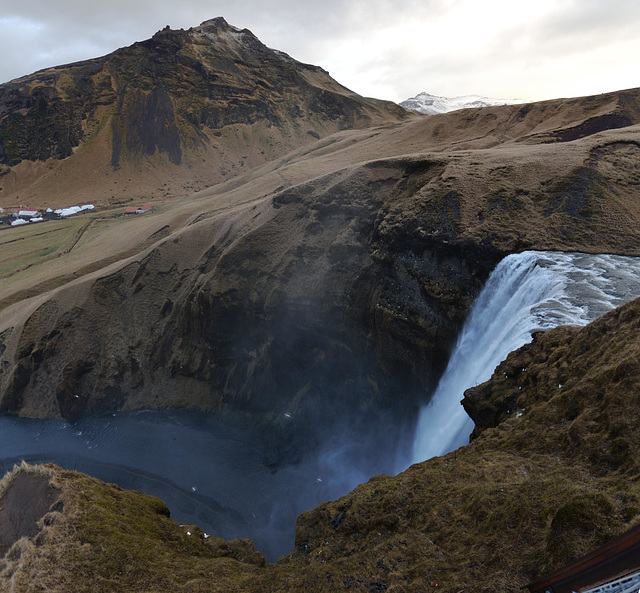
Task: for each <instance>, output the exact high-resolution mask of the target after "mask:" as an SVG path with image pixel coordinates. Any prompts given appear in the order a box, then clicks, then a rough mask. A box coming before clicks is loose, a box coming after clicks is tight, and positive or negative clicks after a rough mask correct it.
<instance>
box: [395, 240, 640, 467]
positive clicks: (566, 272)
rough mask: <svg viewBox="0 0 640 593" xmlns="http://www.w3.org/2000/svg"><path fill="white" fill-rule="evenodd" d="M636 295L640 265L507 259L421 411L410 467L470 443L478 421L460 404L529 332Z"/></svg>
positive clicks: (605, 259)
mask: <svg viewBox="0 0 640 593" xmlns="http://www.w3.org/2000/svg"><path fill="white" fill-rule="evenodd" d="M637 296H640V258H633V257H624V256H615V255H588V254H581V253H561V252H539V251H528V252H524V253H519V254H514V255H509V256H507V257H506V258H504V259H503V260H502V261H501V262H500V263H499V264H498V266H497V267H496V269H495V270H494V271H493V272H492V273H491V276H490V277H489V279H488V281H487V283H486V285H485V287H484V289H483V290H482V292H481V293H480V295H479V297H478V299H477V300H476V302H475V303H474V305H473V307H472V310H471V313H470V314H469V317H468V319H467V321H466V322H465V324H464V327H463V328H462V331H461V333H460V335H459V337H458V341H457V343H456V346H455V348H454V350H453V352H452V354H451V358H450V360H449V365H448V366H447V369H446V370H445V372H444V374H443V376H442V378H441V379H440V383H439V384H438V387H437V389H436V391H435V393H434V395H433V397H432V399H431V401H430V403H429V404H428V405H427V406H425V407H424V408H423V409H422V410H421V412H420V416H419V419H418V424H417V429H416V437H415V441H414V446H413V452H412V456H411V458H410V460H409V463H417V462H420V461H424V460H426V459H429V458H431V457H435V456H438V455H444V454H445V453H448V452H449V451H453V450H454V449H457V448H458V447H460V446H462V445H465V444H466V443H467V442H468V439H469V434H470V433H471V431H472V430H473V422H472V421H471V419H470V418H469V417H468V416H467V414H466V412H465V411H464V408H463V407H462V405H461V404H460V401H461V399H462V396H463V394H464V391H465V390H466V389H468V388H469V387H473V386H474V385H478V384H479V383H482V382H484V381H486V380H488V379H489V378H490V377H491V375H492V373H493V371H494V370H495V368H496V366H498V364H499V363H500V362H502V361H503V360H504V359H505V358H506V357H507V355H508V354H509V352H511V351H512V350H516V349H517V348H520V347H521V346H523V345H524V344H526V343H527V342H530V341H531V332H533V331H535V330H538V329H551V328H553V327H556V326H558V325H586V324H587V323H589V322H591V321H593V320H594V319H595V318H596V317H598V316H600V315H602V314H603V313H606V312H607V311H609V310H610V309H613V308H615V307H618V306H619V305H622V304H623V303H625V302H627V301H629V300H631V299H633V298H634V297H637ZM402 465H404V466H405V467H406V465H407V463H406V462H404V463H403V464H402Z"/></svg>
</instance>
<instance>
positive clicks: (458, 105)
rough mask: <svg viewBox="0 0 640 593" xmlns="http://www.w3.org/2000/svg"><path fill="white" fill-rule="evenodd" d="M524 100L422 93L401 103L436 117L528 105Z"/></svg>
mask: <svg viewBox="0 0 640 593" xmlns="http://www.w3.org/2000/svg"><path fill="white" fill-rule="evenodd" d="M526 102H527V101H525V100H524V99H512V100H506V99H490V98H488V97H479V96H477V95H464V96H463V97H438V96H436V95H430V94H429V93H420V94H419V95H416V96H415V97H411V98H410V99H407V100H406V101H402V103H400V106H401V107H404V108H405V109H409V110H410V111H417V112H418V113H425V114H427V115H436V114H437V113H448V112H449V111H456V110H457V109H470V108H473V107H492V106H495V105H516V104H518V103H526Z"/></svg>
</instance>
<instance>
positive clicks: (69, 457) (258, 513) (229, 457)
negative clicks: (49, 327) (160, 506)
mask: <svg viewBox="0 0 640 593" xmlns="http://www.w3.org/2000/svg"><path fill="white" fill-rule="evenodd" d="M352 453H353V452H352V451H350V448H349V446H348V445H347V446H341V445H340V444H336V443H333V444H332V447H331V450H330V451H327V452H325V453H319V454H318V455H317V456H316V457H315V458H314V459H313V460H310V461H307V462H304V463H301V464H299V465H296V466H289V467H285V468H281V469H278V470H277V471H274V470H272V469H270V468H268V467H266V466H265V465H264V464H263V452H262V449H261V447H260V444H259V442H258V441H257V440H256V439H255V438H253V437H251V435H250V434H249V433H246V432H243V431H240V430H237V429H230V428H229V427H226V426H224V425H222V424H221V423H220V422H218V421H216V420H214V419H212V418H210V417H208V416H203V415H202V414H198V413H195V412H137V413H134V414H117V415H113V416H108V417H103V418H88V419H83V420H81V421H79V422H77V423H75V424H69V423H64V422H59V421H54V420H44V421H43V420H31V419H24V418H13V417H6V416H5V417H0V462H1V463H2V464H3V466H4V468H3V469H4V470H5V471H6V470H9V469H11V467H12V466H13V464H14V463H15V462H17V461H20V460H22V459H24V460H26V461H28V462H31V463H36V462H53V463H56V464H57V465H60V466H62V467H64V468H67V469H75V470H78V471H81V472H84V473H86V474H89V475H91V476H94V477H97V478H100V479H101V480H104V481H107V482H114V483H117V484H119V485H120V486H122V487H123V488H127V489H133V490H139V491H141V492H146V493H148V494H153V495H154V496H158V497H160V498H162V499H163V500H164V501H165V503H166V504H167V506H168V507H169V509H170V510H171V516H172V518H173V519H174V520H176V521H182V522H185V523H192V524H195V525H198V526H199V527H201V528H202V529H203V530H204V531H205V532H207V533H209V534H211V535H214V536H216V537H222V538H225V539H233V538H236V537H240V538H244V537H249V538H251V539H253V540H254V542H255V543H256V548H257V549H258V550H260V551H261V552H262V553H263V554H264V555H265V556H266V557H267V559H268V560H276V559H277V558H278V556H280V555H283V554H286V553H288V552H289V551H291V550H292V549H293V546H294V535H295V534H294V528H295V519H296V517H297V516H298V515H299V514H300V513H301V512H303V511H305V510H308V509H310V508H313V507H314V506H316V505H317V504H318V503H320V502H322V501H324V500H332V499H335V498H337V497H339V496H342V495H344V494H346V493H347V492H349V491H350V490H351V489H353V488H354V487H355V486H356V485H357V484H359V483H361V482H363V481H366V480H367V479H369V477H370V476H372V475H374V474H377V473H382V472H385V471H387V472H388V471H389V469H390V467H391V463H392V461H391V459H392V457H393V455H391V454H390V455H389V456H388V464H389V466H388V467H384V466H383V465H380V464H379V463H378V461H379V460H380V459H379V458H378V461H373V462H368V463H367V462H365V463H363V464H361V465H363V466H364V467H360V468H359V469H356V467H355V464H354V463H351V462H350V458H352V457H357V455H355V454H354V455H352ZM372 459H376V457H373V458H372Z"/></svg>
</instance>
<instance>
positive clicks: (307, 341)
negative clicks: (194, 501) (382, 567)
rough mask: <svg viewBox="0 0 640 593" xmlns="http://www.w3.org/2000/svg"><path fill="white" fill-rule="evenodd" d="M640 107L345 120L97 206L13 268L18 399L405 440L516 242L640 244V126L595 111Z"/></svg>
mask: <svg viewBox="0 0 640 593" xmlns="http://www.w3.org/2000/svg"><path fill="white" fill-rule="evenodd" d="M637 104H638V93H637V92H632V91H628V92H624V93H620V94H612V95H609V96H602V97H598V98H595V99H594V98H586V99H584V100H571V101H567V102H551V103H550V104H538V105H533V106H527V108H526V109H525V108H522V107H520V106H513V107H510V106H507V107H499V108H492V109H490V110H489V111H488V112H487V111H486V110H476V111H471V112H469V113H458V114H448V115H443V116H434V117H433V118H425V119H415V120H411V121H409V122H406V123H403V124H394V125H393V126H386V127H377V128H374V129H371V130H368V129H365V130H361V131H351V132H341V133H338V134H336V135H334V136H330V137H328V138H327V139H324V140H319V141H317V142H316V143H315V144H313V145H312V146H309V147H307V148H304V149H301V150H298V151H294V152H293V153H291V154H290V155H288V156H287V157H285V158H283V159H281V160H278V161H275V162H274V163H273V164H270V165H268V166H266V167H264V168H262V169H256V170H255V171H252V172H249V173H248V174H247V175H245V176H244V177H242V178H240V179H238V180H237V181H236V182H235V183H233V184H223V185H221V186H218V187H214V188H212V189H211V190H210V192H209V193H203V194H201V195H199V196H198V197H197V198H194V200H193V201H192V202H180V203H175V204H172V205H167V206H165V210H163V211H161V212H159V213H158V214H157V215H155V216H153V215H152V216H151V217H150V218H144V220H142V219H138V220H135V221H130V222H119V221H118V219H109V218H105V219H102V220H99V219H98V220H95V221H94V222H92V223H90V225H89V226H88V227H87V228H86V230H84V231H83V232H84V234H83V235H82V237H81V242H80V243H78V241H77V239H74V243H73V245H71V246H70V247H69V251H68V253H66V254H65V253H63V254H60V256H59V257H56V258H55V259H54V260H52V259H48V260H46V261H43V262H42V263H35V264H34V263H26V262H25V265H26V268H24V269H23V270H17V271H16V272H13V273H9V274H7V276H6V280H7V282H6V284H3V288H2V290H3V291H4V293H3V294H4V296H5V298H6V300H5V303H6V304H8V303H11V302H14V303H15V304H14V305H13V306H11V307H8V308H7V309H6V310H5V311H4V312H3V315H2V326H1V328H2V329H1V331H2V344H3V350H2V353H1V354H0V356H2V363H3V366H2V367H1V368H0V409H1V410H2V411H3V412H4V413H12V414H23V415H29V416H36V417H43V416H50V417H62V418H67V419H75V418H78V417H80V416H83V415H87V414H96V415H97V414H103V413H106V412H110V411H115V410H134V409H140V408H168V407H194V408H198V409H201V410H204V411H207V412H211V413H214V414H218V415H221V416H224V417H225V418H227V419H228V420H229V421H236V420H240V421H241V422H243V423H250V424H252V425H254V426H257V427H258V429H259V430H260V431H262V432H263V433H264V435H265V440H266V441H267V445H268V448H269V454H268V461H269V462H273V463H277V462H279V461H282V460H290V459H292V458H294V457H295V456H296V455H299V454H300V453H301V452H304V451H308V450H313V449H314V448H315V447H316V445H317V443H319V442H320V441H322V440H323V439H326V438H328V437H329V436H331V435H333V434H335V432H341V431H347V432H349V431H353V430H355V429H356V427H357V428H358V429H359V430H360V429H362V430H366V431H367V432H368V433H369V434H371V435H376V434H383V435H385V436H384V439H388V441H386V442H387V444H388V445H389V446H394V445H395V444H397V439H399V438H400V437H399V436H398V435H396V434H395V433H394V432H393V431H388V430H386V427H387V425H388V424H389V423H390V424H391V425H393V424H395V423H399V424H405V423H410V422H411V421H412V418H413V417H414V415H415V410H416V409H417V407H418V406H419V405H420V404H421V403H424V401H425V400H426V398H427V397H428V394H429V393H430V392H431V390H432V388H433V387H434V385H435V382H436V381H437V379H438V377H439V374H440V373H441V372H442V370H443V369H444V366H445V364H446V361H447V357H448V353H449V349H450V347H451V346H452V344H453V340H454V339H455V336H456V335H457V332H458V330H459V328H460V326H461V324H462V322H463V320H464V317H465V315H466V312H467V310H468V307H469V305H470V303H471V302H472V300H473V298H474V297H475V296H476V295H477V293H478V291H479V289H480V287H481V286H482V283H483V282H484V280H485V279H486V277H487V275H488V273H489V271H490V270H491V269H492V268H493V266H494V265H495V264H496V262H497V261H498V260H499V259H500V258H501V257H502V256H503V255H506V254H507V253H509V252H512V251H517V250H521V249H528V248H537V249H569V250H583V251H595V252H618V253H626V254H637V253H638V249H639V248H638V246H639V245H640V224H638V223H639V222H640V210H639V207H638V202H637V200H636V199H635V191H636V187H637V177H638V167H639V165H638V163H640V159H638V158H637V156H638V151H639V150H640V148H639V146H640V144H639V143H638V137H637V133H638V132H637V127H636V126H629V127H626V128H622V129H618V128H615V129H613V130H607V131H605V132H600V133H597V134H590V133H587V131H584V130H586V127H585V126H584V125H583V124H584V122H585V121H592V120H594V118H604V119H603V120H602V121H604V122H609V121H611V118H610V117H608V116H611V115H615V114H624V116H625V117H629V118H631V117H632V116H634V114H635V113H636V110H637ZM616 117H617V116H616ZM575 129H580V130H583V132H584V137H582V138H580V139H577V140H573V141H571V142H561V141H559V140H558V138H560V137H564V136H563V134H564V135H566V133H567V132H566V130H575ZM589 129H590V128H589ZM461 148H463V150H461ZM407 152H413V153H414V154H412V155H411V156H406V153H407ZM383 155H384V158H381V157H382V156H383ZM374 157H376V158H374ZM145 216H146V215H145ZM118 225H123V226H122V227H120V226H118ZM125 227H126V228H127V231H126V239H123V237H124V236H125V233H123V232H122V230H120V229H124V228H125ZM82 229H85V227H82ZM76 237H77V235H76ZM163 237H164V238H163ZM123 240H126V241H127V242H129V250H128V251H125V252H124V253H123V252H119V251H117V249H118V248H119V245H120V242H121V241H123ZM21 246H22V244H21ZM131 254H133V255H131ZM17 257H18V259H19V258H20V257H21V256H17ZM29 261H32V260H29ZM52 262H55V266H54V265H52ZM75 262H82V263H83V265H85V266H87V267H86V268H85V269H86V271H87V272H90V273H86V274H85V275H82V274H80V275H79V274H78V273H77V268H76V267H74V265H75ZM65 266H66V267H65ZM32 277H33V278H40V279H41V282H42V284H41V285H39V286H38V285H35V284H34V283H33V281H32V280H31V278H32ZM42 278H47V279H46V281H45V280H42ZM51 283H54V284H58V285H60V288H58V289H55V290H54V291H51V292H47V288H48V287H49V286H50V285H51ZM21 290H22V291H27V290H28V291H31V292H30V293H28V294H31V295H33V297H34V298H33V299H31V300H28V301H25V302H24V303H23V304H20V303H19V299H20V295H21V294H23V292H21ZM285 414H289V415H291V416H292V417H293V418H294V419H295V421H293V422H289V421H288V417H286V418H287V421H286V422H285V420H283V418H285ZM405 425H406V424H405Z"/></svg>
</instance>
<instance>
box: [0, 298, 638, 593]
mask: <svg viewBox="0 0 640 593" xmlns="http://www.w3.org/2000/svg"><path fill="white" fill-rule="evenodd" d="M639 328H640V300H636V301H634V302H632V303H629V304H627V305H625V306H623V307H621V308H619V309H617V310H615V311H612V312H610V313H608V314H606V315H605V316H603V317H602V318H600V319H598V320H597V321H595V322H594V323H592V324H591V325H589V326H587V327H585V328H570V327H562V328H558V329H555V330H551V331H549V332H546V333H540V334H538V335H537V336H536V339H535V340H534V342H533V343H532V344H530V345H527V346H525V347H523V348H521V349H520V350H518V351H516V352H514V353H512V354H511V355H510V356H509V358H508V359H507V360H506V361H505V362H504V363H503V364H502V365H501V366H500V367H498V369H496V372H495V374H494V375H493V377H492V378H491V380H490V381H488V382H487V383H485V384H483V385H482V386H479V387H477V388H474V389H472V390H469V391H468V392H467V401H468V402H470V403H469V404H468V408H469V409H471V412H472V415H473V417H474V419H475V420H476V422H477V423H478V426H479V428H480V429H482V430H481V432H480V434H479V435H478V436H477V438H476V439H475V440H474V441H473V442H472V443H471V444H470V445H468V446H466V447H464V448H461V449H459V450H458V451H456V452H454V453H450V454H449V455H447V456H445V457H442V458H436V459H432V460H430V461H427V462H424V463H420V464H416V465H414V466H412V467H411V468H409V469H408V470H407V471H405V472H403V473H402V474H400V475H398V476H397V477H389V476H378V477H375V478H373V479H371V480H370V481H369V482H368V483H366V484H363V485H361V486H359V487H358V488H356V489H355V490H354V491H353V492H351V493H350V494H349V495H347V496H345V497H343V498H341V499H339V500H336V501H334V502H328V503H324V504H322V505H320V506H319V507H318V508H316V509H313V510H311V511H309V512H307V513H304V514H303V515H301V516H300V517H299V519H298V524H297V529H296V550H295V551H294V552H293V553H292V554H291V555H290V556H288V557H286V558H283V559H281V560H280V561H279V562H278V563H276V564H273V565H268V564H267V565H263V563H262V560H261V557H260V555H257V554H255V553H254V552H253V550H252V547H251V546H250V544H249V543H248V542H246V541H244V542H243V541H238V540H235V541H232V542H228V543H225V542H222V541H221V540H216V539H215V538H208V539H206V538H204V534H202V532H201V531H200V530H198V529H196V528H193V527H190V526H183V527H180V526H178V525H177V524H173V523H171V522H170V521H169V520H168V519H167V518H166V508H165V507H164V505H162V504H160V503H159V502H158V501H157V499H152V498H150V497H145V496H143V495H140V494H139V493H130V492H125V491H122V490H119V489H118V488H116V487H114V486H113V485H104V484H101V483H99V482H98V481H96V480H92V479H89V478H87V477H84V476H81V475H79V474H75V473H74V472H63V471H60V470H57V469H55V468H42V469H38V468H35V469H30V468H22V469H20V470H18V472H17V473H16V474H13V476H12V478H11V479H16V476H17V477H18V478H20V476H21V475H22V474H24V473H26V474H27V475H35V476H36V477H38V480H50V481H51V483H52V485H53V487H54V488H56V489H57V492H59V499H58V498H56V500H59V501H60V502H61V503H62V508H60V505H58V507H57V508H55V509H52V511H51V512H49V514H48V515H47V516H46V517H45V520H44V522H43V523H42V524H41V528H40V529H41V531H40V532H39V533H37V534H36V535H33V534H32V535H31V536H29V537H27V538H24V539H22V540H21V541H19V542H17V543H15V544H14V542H13V541H7V544H8V545H13V547H12V549H11V551H10V552H9V554H8V556H7V558H6V559H5V560H4V561H3V563H2V564H1V565H0V571H1V572H0V579H1V580H0V582H1V583H2V586H3V590H11V591H27V590H32V589H33V588H34V587H38V586H40V587H43V588H47V589H48V590H51V591H65V590H68V587H69V586H70V585H69V583H70V582H73V587H74V590H78V591H85V590H86V591H89V590H96V589H97V588H99V589H101V590H105V591H119V590H124V589H126V590H128V591H158V590H166V589H167V588H171V589H172V590H181V591H218V590H220V591H244V592H252V591H256V592H258V591H260V592H261V593H265V592H266V593H268V592H270V591H297V590H305V591H312V592H313V591H325V592H328V591H345V590H354V591H363V592H365V591H368V592H370V591H396V592H406V593H413V592H415V593H418V592H424V591H428V590H436V588H437V590H441V591H462V590H463V591H470V592H486V593H489V592H493V591H505V592H514V593H516V592H518V591H521V588H522V587H523V586H524V585H525V584H526V583H527V582H529V581H530V580H532V579H533V578H535V577H537V576H539V575H540V574H542V573H545V572H546V571H548V570H551V569H554V568H556V567H560V566H562V565H564V564H565V563H566V562H568V561H570V560H572V559H574V558H576V557H579V556H581V555H582V554H584V553H586V552H588V551H590V550H592V549H595V548H597V547H598V546H599V545H601V544H603V543H604V542H606V541H608V540H609V539H612V538H613V537H615V536H616V535H618V534H620V533H622V532H624V531H625V530H627V529H628V528H630V527H631V526H633V525H636V524H637V523H638V521H639V520H640V488H639V485H638V469H639V465H638V463H639V459H640V439H639V437H638V435H639V434H640V415H639V414H638V413H637V411H638V408H639V406H640V402H639V401H638V393H639V390H638V386H639V383H640V366H639V365H638V362H637V360H638V349H639V347H640V342H639V339H638V335H639V334H638V329H639ZM525 368H526V372H523V371H522V369H525ZM514 369H516V371H515V372H514ZM559 382H561V383H560V384H561V385H562V388H559V387H558V385H559ZM520 387H521V389H519V388H520ZM512 394H517V400H516V401H511V400H513V397H511V396H512ZM487 398H488V400H487ZM509 398H511V399H509ZM507 400H509V407H508V409H510V410H511V412H510V413H509V412H507V408H506V407H505V406H504V403H505V402H506V401H507ZM485 401H488V402H490V403H484V402H485ZM491 402H493V403H491ZM512 404H513V406H515V407H512ZM488 406H490V407H491V409H492V410H493V409H502V414H497V415H489V416H487V415H486V414H485V412H484V408H485V407H488ZM516 410H517V411H518V413H515V411H516ZM487 418H490V419H489V420H487ZM21 473H22V474H21ZM8 483H10V479H7V478H5V481H4V483H3V485H2V486H4V488H3V489H2V492H1V493H0V497H1V496H4V495H5V494H4V493H5V492H7V484H8ZM37 483H40V482H37ZM45 510H46V509H45Z"/></svg>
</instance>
